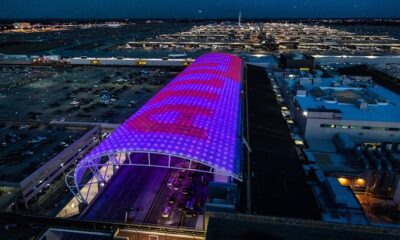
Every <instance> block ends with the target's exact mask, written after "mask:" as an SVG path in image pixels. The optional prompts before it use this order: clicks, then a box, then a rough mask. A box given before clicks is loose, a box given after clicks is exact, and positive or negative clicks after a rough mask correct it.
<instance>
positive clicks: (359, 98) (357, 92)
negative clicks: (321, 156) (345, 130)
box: [296, 84, 400, 122]
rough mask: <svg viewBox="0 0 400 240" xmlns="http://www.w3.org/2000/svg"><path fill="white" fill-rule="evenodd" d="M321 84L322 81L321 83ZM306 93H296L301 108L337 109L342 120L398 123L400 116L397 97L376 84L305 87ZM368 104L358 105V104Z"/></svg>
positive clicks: (399, 104)
mask: <svg viewBox="0 0 400 240" xmlns="http://www.w3.org/2000/svg"><path fill="white" fill-rule="evenodd" d="M322 85H323V84H322ZM306 88H307V89H308V92H309V94H307V96H296V101H297V103H298V104H299V105H300V106H301V108H302V109H303V111H307V109H326V110H332V109H336V110H340V112H341V113H342V119H344V120H358V121H381V122H398V120H399V119H400V97H399V96H398V95H397V94H395V93H394V92H392V91H390V90H388V89H386V88H384V87H382V86H379V85H374V86H368V87H366V88H360V87H349V86H340V87H328V86H317V87H311V86H306ZM360 102H365V103H366V104H367V105H368V106H367V107H366V108H364V109H363V108H360V107H359V105H358V104H359V103H360Z"/></svg>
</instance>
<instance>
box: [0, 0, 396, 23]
mask: <svg viewBox="0 0 400 240" xmlns="http://www.w3.org/2000/svg"><path fill="white" fill-rule="evenodd" d="M239 9H241V10H242V14H243V17H244V18H246V17H247V18H257V17H265V18H292V17H310V18H312V17H326V18H330V17H397V18H398V17H400V0H0V18H3V19H4V18H223V17H227V18H229V17H235V18H236V17H237V15H238V11H239Z"/></svg>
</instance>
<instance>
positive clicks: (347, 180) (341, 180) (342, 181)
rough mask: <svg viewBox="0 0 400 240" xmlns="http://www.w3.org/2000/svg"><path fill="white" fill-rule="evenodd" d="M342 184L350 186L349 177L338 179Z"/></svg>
mask: <svg viewBox="0 0 400 240" xmlns="http://www.w3.org/2000/svg"><path fill="white" fill-rule="evenodd" d="M337 180H338V181H339V183H340V185H342V186H348V185H349V179H347V178H344V177H340V178H338V179H337Z"/></svg>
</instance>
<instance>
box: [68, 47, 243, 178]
mask: <svg viewBox="0 0 400 240" xmlns="http://www.w3.org/2000/svg"><path fill="white" fill-rule="evenodd" d="M241 69H242V60H241V58H239V57H237V56H235V55H230V54H225V53H211V54H205V55H203V56H201V57H199V58H197V60H196V61H194V62H193V63H192V64H191V65H190V66H188V67H187V68H186V69H185V70H184V71H182V72H181V73H180V74H179V75H178V76H177V77H176V78H175V79H173V80H172V81H170V82H169V83H168V84H167V85H166V86H165V87H164V88H163V89H161V90H160V91H159V92H158V93H157V94H156V95H155V96H154V97H153V98H152V99H150V100H149V101H148V102H147V103H146V104H145V105H144V106H142V107H141V108H140V109H139V110H138V111H137V112H136V113H135V114H133V115H132V116H131V117H130V118H129V119H127V120H126V121H125V122H124V123H123V124H122V125H121V126H120V127H118V128H117V129H116V130H115V131H114V132H113V133H112V134H111V135H110V136H108V137H107V138H106V139H105V140H104V141H103V142H101V143H100V144H99V145H98V146H97V147H96V148H94V149H93V150H92V151H91V152H90V153H89V154H88V155H87V156H85V158H84V159H83V160H82V161H81V162H80V163H79V164H78V166H77V168H76V170H75V173H74V177H75V182H79V181H80V179H81V177H82V174H83V172H84V171H85V168H87V167H88V166H91V165H92V164H95V163H98V162H99V161H100V159H101V157H103V156H110V155H113V154H114V155H115V154H117V153H151V154H161V155H168V156H173V157H178V158H183V159H188V160H192V161H196V162H199V163H202V164H204V165H207V166H209V167H211V168H213V169H215V170H218V172H222V173H224V174H226V175H229V176H232V177H234V178H238V179H241V162H240V155H241V154H240V151H241V141H240V138H239V136H240V134H239V130H240V126H239V124H240V91H241V86H240V84H241V78H242V75H241V74H242V73H241Z"/></svg>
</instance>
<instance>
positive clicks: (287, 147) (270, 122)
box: [247, 65, 320, 219]
mask: <svg viewBox="0 0 400 240" xmlns="http://www.w3.org/2000/svg"><path fill="white" fill-rule="evenodd" d="M247 84H248V113H249V142H250V147H251V149H252V153H250V156H249V157H250V165H251V166H250V169H251V171H252V172H253V173H254V177H253V178H252V179H251V205H252V212H253V213H257V214H263V215H275V216H282V217H294V218H309V219H319V218H320V214H319V209H318V206H317V204H316V201H315V199H314V196H313V194H312V191H311V188H310V187H309V186H308V185H307V184H306V176H305V174H304V172H303V169H302V166H301V161H300V160H299V158H298V156H297V152H296V150H295V146H294V143H293V141H292V140H291V137H290V132H289V129H288V127H287V125H286V122H285V121H284V119H283V117H282V114H281V109H280V106H279V105H278V102H277V101H276V98H275V95H274V93H273V90H272V86H271V83H270V80H268V79H267V73H266V71H265V69H263V68H261V67H256V66H250V65H248V66H247Z"/></svg>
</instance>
